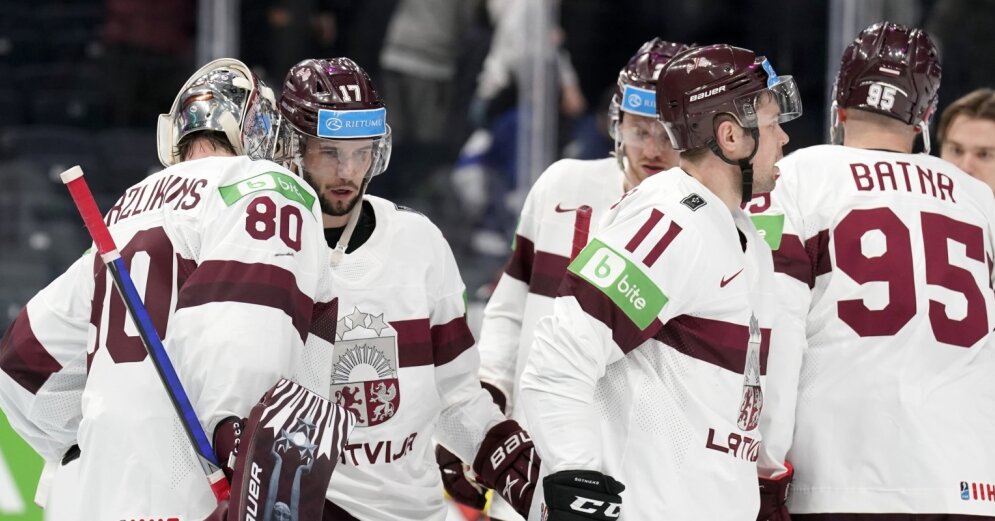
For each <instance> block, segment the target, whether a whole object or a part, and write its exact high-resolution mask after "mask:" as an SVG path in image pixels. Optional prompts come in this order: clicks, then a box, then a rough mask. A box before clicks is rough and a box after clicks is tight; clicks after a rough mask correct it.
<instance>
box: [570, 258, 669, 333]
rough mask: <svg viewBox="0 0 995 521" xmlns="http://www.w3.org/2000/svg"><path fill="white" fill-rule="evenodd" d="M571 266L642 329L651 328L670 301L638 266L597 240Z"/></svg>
mask: <svg viewBox="0 0 995 521" xmlns="http://www.w3.org/2000/svg"><path fill="white" fill-rule="evenodd" d="M569 269H570V271H572V272H574V273H576V274H577V275H578V276H580V277H581V278H583V279H584V280H586V281H588V282H590V283H591V284H593V285H594V286H595V287H597V288H598V289H600V290H601V292H602V293H604V294H605V295H606V296H607V297H608V298H609V299H611V301H612V302H614V303H615V305H616V306H618V308H619V309H620V310H621V311H622V312H623V313H625V315H626V316H627V317H629V319H630V320H632V322H633V323H634V324H636V326H638V327H639V329H646V328H647V327H649V325H650V324H651V323H652V322H653V319H655V318H656V316H657V315H658V314H659V313H660V310H662V309H663V306H664V305H666V304H667V300H668V299H667V296H666V295H664V294H663V292H662V291H660V288H658V287H657V286H656V284H654V283H653V281H652V280H650V278H649V277H648V276H647V275H646V274H645V273H643V271H642V270H640V269H639V267H638V266H636V265H635V264H634V263H633V262H632V261H630V260H628V259H626V258H625V257H623V256H622V255H621V254H619V253H618V252H616V251H615V250H613V249H612V248H611V247H610V246H608V245H607V244H605V243H603V242H601V241H599V240H598V239H594V240H592V241H591V243H590V244H588V245H587V247H586V248H584V250H583V251H581V252H580V254H578V255H577V258H576V259H574V261H573V262H572V263H571V264H570V268H569Z"/></svg>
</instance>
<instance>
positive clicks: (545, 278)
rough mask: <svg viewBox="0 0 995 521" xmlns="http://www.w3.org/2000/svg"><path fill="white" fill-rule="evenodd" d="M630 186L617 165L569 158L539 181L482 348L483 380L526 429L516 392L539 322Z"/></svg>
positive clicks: (488, 315)
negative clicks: (569, 270) (575, 260)
mask: <svg viewBox="0 0 995 521" xmlns="http://www.w3.org/2000/svg"><path fill="white" fill-rule="evenodd" d="M623 182H624V175H623V174H622V171H621V170H620V169H619V168H618V161H616V160H615V158H607V159H599V160H595V161H580V160H576V159H563V160H560V161H557V162H555V163H553V164H552V165H550V167H549V168H547V169H546V171H545V172H543V173H542V175H541V176H539V179H538V180H536V182H535V184H534V185H532V188H531V190H529V194H528V196H527V197H526V198H525V206H524V208H523V209H522V215H521V219H520V221H519V223H518V230H517V231H516V235H515V249H514V252H513V253H512V256H511V259H509V260H508V264H507V266H506V267H505V271H504V273H503V274H502V275H501V278H500V280H498V283H497V286H496V287H495V288H494V293H493V294H492V295H491V298H490V300H489V301H488V302H487V306H486V307H485V308H484V320H483V324H482V326H481V330H480V340H479V341H478V342H477V346H478V347H479V349H480V379H481V380H482V381H484V382H487V383H490V384H492V385H494V386H495V387H497V388H498V389H499V390H500V391H501V392H503V393H504V395H505V397H506V398H507V400H508V404H507V408H506V412H508V414H509V416H510V417H512V418H514V419H515V420H517V421H518V422H519V423H520V424H521V425H522V426H523V427H525V426H526V423H525V414H524V413H522V411H521V410H520V407H517V406H516V401H517V397H518V393H517V392H516V389H515V388H516V386H517V383H518V379H519V378H520V377H521V374H522V369H524V367H525V361H526V360H527V359H528V354H529V350H530V349H531V347H532V338H533V333H534V330H535V324H536V321H537V320H539V318H541V317H544V316H546V315H549V314H551V313H552V312H553V298H554V297H555V296H556V292H557V290H558V289H559V287H560V282H561V281H562V279H563V275H564V273H566V270H567V265H568V264H570V261H571V260H572V259H573V257H574V256H576V255H577V253H578V252H579V251H580V249H581V248H583V247H584V246H586V245H587V241H588V238H589V237H591V236H592V235H593V234H594V233H595V232H596V231H597V230H596V228H597V224H598V222H599V221H600V219H601V218H602V217H604V215H605V213H606V212H607V211H608V207H609V206H611V204H612V203H614V202H615V201H618V198H619V197H621V196H622V192H623V189H622V185H623ZM585 207H586V208H585ZM526 428H527V427H526Z"/></svg>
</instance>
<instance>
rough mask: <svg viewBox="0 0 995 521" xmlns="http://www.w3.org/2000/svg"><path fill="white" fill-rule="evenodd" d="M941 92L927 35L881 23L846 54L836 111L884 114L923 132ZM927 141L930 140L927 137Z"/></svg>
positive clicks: (862, 34)
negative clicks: (847, 110)
mask: <svg viewBox="0 0 995 521" xmlns="http://www.w3.org/2000/svg"><path fill="white" fill-rule="evenodd" d="M939 91H940V59H939V54H938V52H937V49H936V45H934V44H933V40H932V39H930V37H929V35H928V34H926V32H925V31H923V30H922V29H916V28H912V27H907V26H904V25H899V24H895V23H891V22H878V23H876V24H873V25H871V26H870V27H868V28H867V29H864V30H863V31H861V32H860V34H859V35H857V38H856V39H855V40H854V41H853V43H851V44H850V45H849V46H848V47H847V48H846V50H845V51H843V59H842V60H841V61H840V70H839V73H838V74H837V75H836V84H835V86H834V87H833V92H834V95H833V97H834V103H835V105H836V106H838V107H842V108H857V109H861V110H866V111H870V112H876V113H878V114H884V115H886V116H890V117H892V118H895V119H897V120H899V121H901V122H903V123H905V124H907V125H916V126H921V127H923V129H925V127H926V124H928V118H929V116H931V115H932V113H933V109H934V108H935V107H936V102H937V97H938V95H939ZM835 112H836V111H835V110H833V113H834V114H833V115H834V116H835ZM835 126H836V125H835V118H834V127H835ZM836 134H839V133H838V129H835V128H834V135H836ZM834 139H835V138H834ZM924 139H925V140H927V142H928V134H924Z"/></svg>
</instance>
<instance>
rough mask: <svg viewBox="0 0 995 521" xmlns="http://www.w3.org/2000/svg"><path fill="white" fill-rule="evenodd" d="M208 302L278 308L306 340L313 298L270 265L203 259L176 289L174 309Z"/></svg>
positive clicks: (286, 275)
mask: <svg viewBox="0 0 995 521" xmlns="http://www.w3.org/2000/svg"><path fill="white" fill-rule="evenodd" d="M211 302H242V303H245V304H257V305H260V306H267V307H271V308H274V309H279V310H280V311H283V312H284V313H286V314H287V316H288V317H290V320H291V322H292V323H293V325H294V329H296V330H297V333H298V334H299V335H300V336H301V340H306V339H307V332H308V326H309V325H310V323H311V311H312V306H313V304H314V303H313V301H312V300H311V299H310V298H309V297H308V296H307V295H305V294H304V293H303V292H301V290H300V289H299V288H298V287H297V278H296V277H295V276H294V274H293V273H291V272H289V271H287V270H285V269H283V268H280V267H277V266H273V265H271V264H261V263H245V262H238V261H230V260H229V261H206V262H204V263H202V264H201V265H200V266H198V267H197V269H196V270H194V272H193V273H192V274H191V275H190V278H188V279H187V280H186V283H185V284H184V285H183V287H182V288H181V289H180V294H179V297H178V298H177V302H176V309H177V310H180V309H183V308H192V307H196V306H200V305H203V304H208V303H211Z"/></svg>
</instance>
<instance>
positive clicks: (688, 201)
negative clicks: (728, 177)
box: [681, 194, 707, 212]
mask: <svg viewBox="0 0 995 521" xmlns="http://www.w3.org/2000/svg"><path fill="white" fill-rule="evenodd" d="M681 204H683V205H684V206H687V207H688V208H690V209H691V211H692V212H693V211H695V210H697V209H698V208H701V207H702V206H705V205H706V204H707V203H706V202H705V199H704V198H703V197H701V196H700V195H698V194H691V195H689V196H687V197H685V198H684V199H681Z"/></svg>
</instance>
